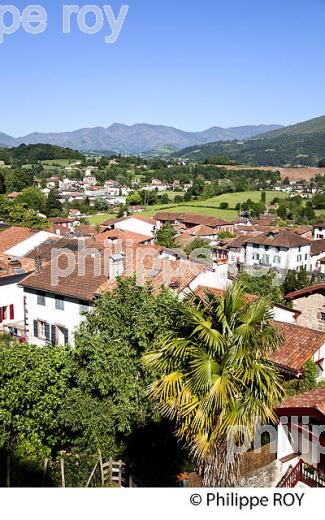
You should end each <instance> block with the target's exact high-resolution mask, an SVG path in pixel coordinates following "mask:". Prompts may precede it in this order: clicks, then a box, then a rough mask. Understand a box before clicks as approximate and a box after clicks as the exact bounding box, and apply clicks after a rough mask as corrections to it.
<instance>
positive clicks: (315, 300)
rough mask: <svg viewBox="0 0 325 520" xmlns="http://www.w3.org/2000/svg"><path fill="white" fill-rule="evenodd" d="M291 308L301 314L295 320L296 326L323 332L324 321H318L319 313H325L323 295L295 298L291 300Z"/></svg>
mask: <svg viewBox="0 0 325 520" xmlns="http://www.w3.org/2000/svg"><path fill="white" fill-rule="evenodd" d="M293 308H294V310H297V311H300V312H301V315H300V316H298V318H297V325H300V326H301V327H307V328H309V329H315V330H320V331H322V332H324V331H325V321H322V320H321V319H320V313H321V312H324V313H325V295H323V294H319V293H316V294H310V295H307V296H305V297H301V298H297V299H296V300H293Z"/></svg>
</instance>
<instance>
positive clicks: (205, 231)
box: [183, 224, 216, 237]
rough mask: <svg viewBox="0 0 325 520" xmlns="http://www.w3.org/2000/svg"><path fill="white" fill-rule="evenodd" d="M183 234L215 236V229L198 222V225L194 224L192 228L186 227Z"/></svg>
mask: <svg viewBox="0 0 325 520" xmlns="http://www.w3.org/2000/svg"><path fill="white" fill-rule="evenodd" d="M183 234H184V235H185V234H187V235H191V236H194V237H201V236H209V235H210V236H215V235H216V230H215V229H213V228H212V227H209V226H205V225H203V224H200V225H199V226H195V227H193V228H190V229H188V230H187V231H185V232H184V233H183Z"/></svg>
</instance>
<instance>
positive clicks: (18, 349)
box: [0, 342, 69, 466]
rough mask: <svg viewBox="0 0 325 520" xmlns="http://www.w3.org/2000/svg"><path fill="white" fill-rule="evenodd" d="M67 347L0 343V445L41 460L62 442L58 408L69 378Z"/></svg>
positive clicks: (28, 460) (37, 461) (33, 460)
mask: <svg viewBox="0 0 325 520" xmlns="http://www.w3.org/2000/svg"><path fill="white" fill-rule="evenodd" d="M68 355H69V351H68V349H63V348H60V349H53V348H49V347H44V348H39V347H34V346H32V345H18V344H11V345H10V346H5V345H4V344H3V342H1V347H0V386H1V392H0V409H1V414H0V425H1V427H0V446H1V448H2V449H5V450H6V451H9V452H10V453H12V454H15V456H18V457H19V458H20V459H21V460H22V461H24V462H26V463H33V464H41V466H42V465H43V463H44V458H45V457H50V456H53V455H55V454H56V452H57V450H60V449H62V447H63V446H64V444H65V438H64V435H63V436H62V431H61V429H60V424H59V420H58V413H59V410H60V409H61V407H62V403H63V400H64V399H65V396H66V392H67V385H68V380H69V369H68V363H67V361H68Z"/></svg>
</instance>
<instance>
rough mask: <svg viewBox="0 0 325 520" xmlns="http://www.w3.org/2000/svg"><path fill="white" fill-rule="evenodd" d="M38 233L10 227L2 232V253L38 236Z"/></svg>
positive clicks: (0, 250) (32, 230) (0, 235)
mask: <svg viewBox="0 0 325 520" xmlns="http://www.w3.org/2000/svg"><path fill="white" fill-rule="evenodd" d="M36 233H38V231H36V230H35V229H28V228H23V227H16V226H13V227H10V228H8V229H5V230H4V231H1V232H0V253H4V252H5V251H7V250H8V249H11V248H12V247H14V246H16V245H18V244H20V243H21V242H23V241H24V240H27V239H28V238H30V237H32V236H33V235H36Z"/></svg>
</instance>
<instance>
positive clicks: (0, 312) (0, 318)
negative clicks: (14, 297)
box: [0, 307, 3, 323]
mask: <svg viewBox="0 0 325 520" xmlns="http://www.w3.org/2000/svg"><path fill="white" fill-rule="evenodd" d="M2 322H3V310H2V307H0V323H2Z"/></svg>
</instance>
